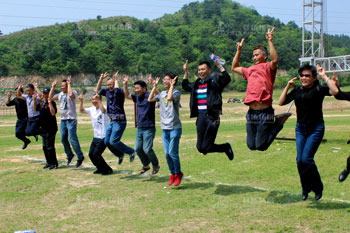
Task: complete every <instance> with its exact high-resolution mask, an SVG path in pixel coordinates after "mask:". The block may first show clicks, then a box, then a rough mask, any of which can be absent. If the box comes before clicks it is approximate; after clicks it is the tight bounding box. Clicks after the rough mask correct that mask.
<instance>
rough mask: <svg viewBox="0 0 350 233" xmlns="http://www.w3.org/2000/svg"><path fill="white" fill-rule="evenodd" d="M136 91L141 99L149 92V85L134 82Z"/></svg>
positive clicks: (142, 82)
mask: <svg viewBox="0 0 350 233" xmlns="http://www.w3.org/2000/svg"><path fill="white" fill-rule="evenodd" d="M134 91H135V94H136V95H138V96H139V97H140V96H143V95H144V94H145V93H146V92H147V84H146V83H145V82H144V81H142V80H139V81H136V82H134Z"/></svg>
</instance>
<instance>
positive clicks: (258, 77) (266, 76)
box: [242, 62, 277, 106]
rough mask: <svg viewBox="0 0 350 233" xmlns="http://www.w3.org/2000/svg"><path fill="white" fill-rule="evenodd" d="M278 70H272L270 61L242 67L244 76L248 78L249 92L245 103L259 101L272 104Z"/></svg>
mask: <svg viewBox="0 0 350 233" xmlns="http://www.w3.org/2000/svg"><path fill="white" fill-rule="evenodd" d="M276 71H277V70H271V68H270V62H265V63H260V64H257V65H253V66H251V67H249V68H242V72H243V78H244V79H246V80H248V86H247V92H246V97H245V101H244V104H246V105H249V104H250V103H252V102H254V101H257V102H259V103H265V104H267V105H270V106H271V105H272V93H273V84H274V82H275V78H276Z"/></svg>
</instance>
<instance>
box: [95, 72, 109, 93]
mask: <svg viewBox="0 0 350 233" xmlns="http://www.w3.org/2000/svg"><path fill="white" fill-rule="evenodd" d="M107 76H108V73H107V72H104V73H102V74H101V75H100V78H99V79H98V82H97V85H96V93H98V91H99V90H101V87H102V82H103V80H104V79H105V78H106V77H107Z"/></svg>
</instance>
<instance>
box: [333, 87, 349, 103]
mask: <svg viewBox="0 0 350 233" xmlns="http://www.w3.org/2000/svg"><path fill="white" fill-rule="evenodd" d="M338 89H339V93H338V94H337V95H335V96H334V97H335V98H336V99H337V100H348V101H350V92H342V91H341V90H340V88H338Z"/></svg>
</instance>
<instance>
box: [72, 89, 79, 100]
mask: <svg viewBox="0 0 350 233" xmlns="http://www.w3.org/2000/svg"><path fill="white" fill-rule="evenodd" d="M72 92H73V94H74V96H75V97H76V98H78V92H77V91H76V90H73V91H72Z"/></svg>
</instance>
